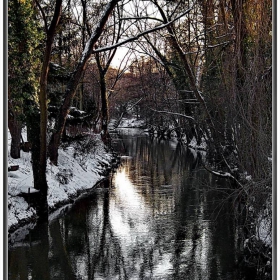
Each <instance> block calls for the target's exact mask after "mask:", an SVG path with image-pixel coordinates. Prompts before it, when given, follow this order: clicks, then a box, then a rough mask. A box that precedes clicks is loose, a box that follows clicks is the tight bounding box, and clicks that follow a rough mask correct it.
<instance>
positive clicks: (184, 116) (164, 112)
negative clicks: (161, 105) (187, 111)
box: [149, 108, 195, 121]
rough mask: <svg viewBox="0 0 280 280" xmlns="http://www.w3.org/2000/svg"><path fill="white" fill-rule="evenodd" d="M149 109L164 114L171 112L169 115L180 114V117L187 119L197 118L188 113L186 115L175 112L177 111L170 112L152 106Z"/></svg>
mask: <svg viewBox="0 0 280 280" xmlns="http://www.w3.org/2000/svg"><path fill="white" fill-rule="evenodd" d="M149 109H150V110H152V111H154V112H156V113H163V114H169V115H174V116H179V117H183V118H186V119H189V120H192V121H195V119H194V118H193V117H191V116H187V115H184V114H180V113H175V112H169V111H161V110H155V109H152V108H149Z"/></svg>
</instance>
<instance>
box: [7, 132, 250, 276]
mask: <svg viewBox="0 0 280 280" xmlns="http://www.w3.org/2000/svg"><path fill="white" fill-rule="evenodd" d="M119 134H120V136H119V137H115V138H114V139H113V147H114V149H115V150H116V151H117V152H118V153H119V154H121V155H122V156H121V165H120V166H119V167H118V169H117V170H116V171H115V172H112V174H111V175H110V176H109V177H108V178H107V179H106V180H104V181H103V182H102V183H100V184H98V185H97V186H96V187H95V188H93V189H92V191H90V193H88V194H87V195H83V196H82V197H81V198H79V199H77V200H76V201H75V203H74V204H73V205H72V207H68V208H65V210H64V211H61V214H60V215H58V216H56V217H54V218H52V219H50V220H49V223H46V224H39V225H37V226H36V227H35V228H34V229H32V230H30V231H29V233H28V234H27V235H26V236H25V237H24V239H23V240H20V241H18V242H16V243H14V244H11V245H10V246H9V253H8V272H9V279H40V280H41V279H59V280H62V279H65V280H69V279H98V280H101V279H108V280H114V279H119V280H122V279H175V280H177V279H192V280H195V279H199V280H210V279H211V280H218V279H223V280H224V279H230V280H233V279H247V278H243V275H242V274H241V271H240V268H239V267H238V266H237V262H238V258H239V254H240V248H242V242H241V240H240V238H239V232H240V227H239V226H238V223H237V220H236V219H235V218H234V215H233V213H234V206H233V202H232V200H230V199H228V191H227V188H228V187H229V186H228V183H227V182H226V181H225V180H222V179H219V178H217V177H215V176H213V175H212V174H210V173H209V172H207V171H206V170H205V169H204V168H203V166H202V165H201V160H202V158H203V156H204V155H203V153H196V152H195V151H193V150H190V149H187V148H186V147H185V146H183V145H180V144H178V143H177V142H176V141H175V140H174V141H171V140H170V141H167V140H161V141H159V140H158V139H152V138H151V137H149V136H147V135H145V134H144V133H143V131H139V130H135V129H122V130H120V132H119Z"/></svg>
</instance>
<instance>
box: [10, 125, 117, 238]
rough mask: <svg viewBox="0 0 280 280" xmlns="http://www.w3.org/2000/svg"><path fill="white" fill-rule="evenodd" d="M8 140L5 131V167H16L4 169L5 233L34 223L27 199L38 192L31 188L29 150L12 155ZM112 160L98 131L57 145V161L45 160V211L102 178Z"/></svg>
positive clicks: (69, 201) (31, 176) (33, 212)
mask: <svg viewBox="0 0 280 280" xmlns="http://www.w3.org/2000/svg"><path fill="white" fill-rule="evenodd" d="M22 136H23V139H24V140H26V131H23V133H22ZM10 143H11V136H10V135H9V134H8V144H9V147H8V167H9V169H12V167H13V166H14V167H15V168H16V169H17V168H18V170H15V171H8V188H7V191H8V193H7V205H8V217H7V229H8V232H9V234H10V233H12V232H15V231H16V230H17V229H19V228H21V227H23V226H24V225H26V224H28V223H31V224H34V223H36V220H37V213H36V209H35V207H33V206H31V203H28V201H29V202H30V200H32V196H36V193H37V192H38V191H37V190H35V189H34V188H33V172H32V166H31V153H30V152H23V151H21V157H20V158H19V159H13V158H11V157H10V155H9V154H10V153H9V150H10ZM113 160H114V155H113V153H112V152H111V151H109V150H108V149H107V147H106V146H105V145H104V144H103V142H102V140H101V137H100V135H98V134H89V135H88V136H87V137H85V138H83V139H82V140H80V141H77V142H73V143H71V144H70V145H69V143H68V144H67V146H66V145H65V146H64V145H62V146H61V148H60V149H59V157H58V165H57V166H54V165H52V164H51V163H50V162H49V161H48V162H47V173H46V175H47V181H48V186H49V190H48V205H49V212H50V213H51V212H53V211H55V210H56V209H58V208H59V207H62V206H63V205H65V204H68V203H71V202H73V200H74V199H75V198H77V197H78V196H79V195H80V194H81V193H83V192H85V191H86V190H89V189H91V188H93V187H94V186H95V185H96V184H97V183H98V182H100V181H101V180H102V179H104V178H105V176H106V171H108V169H110V167H111V165H112V162H113Z"/></svg>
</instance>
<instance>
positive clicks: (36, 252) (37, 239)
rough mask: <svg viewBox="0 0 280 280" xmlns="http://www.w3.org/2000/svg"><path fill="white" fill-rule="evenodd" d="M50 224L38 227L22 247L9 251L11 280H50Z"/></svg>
mask: <svg viewBox="0 0 280 280" xmlns="http://www.w3.org/2000/svg"><path fill="white" fill-rule="evenodd" d="M49 268H50V266H49V237H48V224H47V223H43V224H39V225H37V226H36V227H35V228H34V229H33V231H32V232H31V233H30V234H29V236H28V237H27V239H26V240H24V241H23V243H21V246H18V247H14V248H12V249H10V250H9V254H8V271H9V279H10V280H13V279H30V278H31V279H35V280H36V279H38V280H39V279H42V280H45V279H46V280H49V279H51V278H50V270H49Z"/></svg>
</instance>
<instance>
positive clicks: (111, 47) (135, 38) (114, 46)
mask: <svg viewBox="0 0 280 280" xmlns="http://www.w3.org/2000/svg"><path fill="white" fill-rule="evenodd" d="M191 10H192V8H190V9H188V10H186V11H185V12H183V13H182V14H180V15H179V16H178V17H176V18H174V19H173V20H171V21H169V22H167V23H165V24H161V25H158V26H156V27H154V28H151V29H148V30H146V31H143V32H141V33H139V34H137V35H135V36H133V37H130V38H127V39H125V40H123V41H121V42H119V43H116V44H114V45H111V46H107V47H102V48H97V49H95V50H93V51H92V52H93V53H98V52H104V51H109V50H111V49H114V48H117V47H119V46H122V45H124V44H126V43H129V42H133V41H135V40H137V39H139V38H140V37H143V36H144V35H146V34H149V33H151V32H154V31H158V30H161V29H163V28H165V27H167V26H169V25H170V24H172V23H173V22H175V21H176V20H178V19H180V18H181V17H183V16H185V15H186V14H188V13H189V12H190V11H191Z"/></svg>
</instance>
